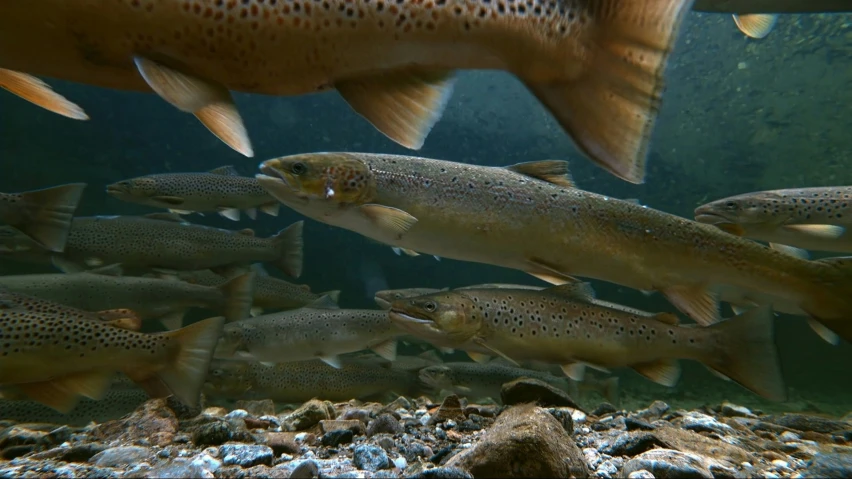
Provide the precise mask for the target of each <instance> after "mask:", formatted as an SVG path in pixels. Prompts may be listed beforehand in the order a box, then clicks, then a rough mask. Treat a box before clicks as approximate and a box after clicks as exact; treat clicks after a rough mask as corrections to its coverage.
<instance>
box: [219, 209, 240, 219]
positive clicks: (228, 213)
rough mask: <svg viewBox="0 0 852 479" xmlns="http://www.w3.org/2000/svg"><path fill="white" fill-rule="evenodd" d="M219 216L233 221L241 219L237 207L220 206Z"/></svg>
mask: <svg viewBox="0 0 852 479" xmlns="http://www.w3.org/2000/svg"><path fill="white" fill-rule="evenodd" d="M218 213H219V216H221V217H223V218H227V219H229V220H231V221H240V210H238V209H236V208H219V210H218Z"/></svg>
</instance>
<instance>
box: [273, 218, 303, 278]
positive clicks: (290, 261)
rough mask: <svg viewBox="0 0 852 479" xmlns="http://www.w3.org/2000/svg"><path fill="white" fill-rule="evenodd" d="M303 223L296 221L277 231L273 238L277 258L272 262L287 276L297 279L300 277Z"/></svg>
mask: <svg viewBox="0 0 852 479" xmlns="http://www.w3.org/2000/svg"><path fill="white" fill-rule="evenodd" d="M304 225H305V222H304V221H298V222H296V223H293V224H292V225H290V226H288V227H286V228H284V229H283V230H281V231H279V232H278V234H276V235H275V236H273V237H272V238H271V239H272V244H273V248H274V249H275V250H276V251H277V252H278V258H277V259H275V260H273V261H272V264H273V265H275V266H276V267H277V268H278V269H280V270H281V271H283V272H284V273H286V274H287V275H288V276H291V277H293V278H298V277H299V276H301V275H302V257H303V248H304V242H303V241H302V231H303V229H304Z"/></svg>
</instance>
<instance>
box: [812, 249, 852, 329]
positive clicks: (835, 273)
mask: <svg viewBox="0 0 852 479" xmlns="http://www.w3.org/2000/svg"><path fill="white" fill-rule="evenodd" d="M811 263H812V264H813V265H815V266H817V267H819V268H820V270H819V271H817V272H816V276H817V278H818V280H817V281H819V282H820V284H819V285H818V288H817V290H816V293H815V294H814V295H813V296H812V297H811V298H809V299H808V300H807V301H804V302H803V303H802V304H800V305H799V306H800V307H801V309H802V310H803V311H804V312H805V313H807V314H808V316H810V321H809V324H810V325H811V327H812V328H813V329H814V331H816V332H817V333H818V334H819V335H820V336H821V337H822V338H823V339H825V340H826V341H828V342H830V343H832V344H837V343H838V342H839V341H838V340H837V336H839V337H841V338H843V339H845V340H846V341H848V342H850V343H852V256H840V257H833V258H822V259H819V260H816V261H811ZM832 333H833V335H832Z"/></svg>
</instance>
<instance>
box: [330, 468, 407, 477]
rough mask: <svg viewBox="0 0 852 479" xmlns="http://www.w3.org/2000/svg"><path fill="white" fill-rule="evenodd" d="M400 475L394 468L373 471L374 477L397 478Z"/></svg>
mask: <svg viewBox="0 0 852 479" xmlns="http://www.w3.org/2000/svg"><path fill="white" fill-rule="evenodd" d="M338 477H339V476H338ZM358 477H359V478H360V477H361V476H360V475H359V476H358ZM398 477H399V474H397V473H396V471H393V470H383V471H379V472H374V473H373V479H396V478H398Z"/></svg>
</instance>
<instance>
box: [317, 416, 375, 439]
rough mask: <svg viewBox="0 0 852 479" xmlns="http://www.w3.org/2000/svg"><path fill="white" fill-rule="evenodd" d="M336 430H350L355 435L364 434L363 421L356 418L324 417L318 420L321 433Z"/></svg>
mask: <svg viewBox="0 0 852 479" xmlns="http://www.w3.org/2000/svg"><path fill="white" fill-rule="evenodd" d="M338 430H349V431H352V434H353V435H355V436H363V435H364V434H366V430H365V428H364V423H363V422H361V421H359V420H357V419H345V420H342V419H324V420H322V421H320V432H322V433H323V434H326V433H329V432H331V431H338Z"/></svg>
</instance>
